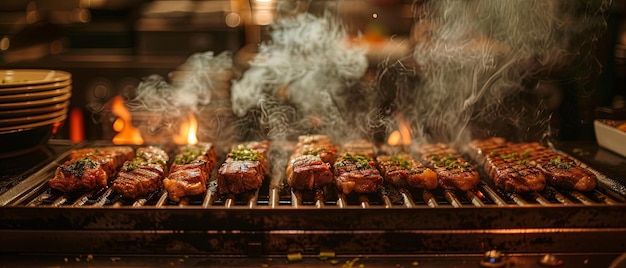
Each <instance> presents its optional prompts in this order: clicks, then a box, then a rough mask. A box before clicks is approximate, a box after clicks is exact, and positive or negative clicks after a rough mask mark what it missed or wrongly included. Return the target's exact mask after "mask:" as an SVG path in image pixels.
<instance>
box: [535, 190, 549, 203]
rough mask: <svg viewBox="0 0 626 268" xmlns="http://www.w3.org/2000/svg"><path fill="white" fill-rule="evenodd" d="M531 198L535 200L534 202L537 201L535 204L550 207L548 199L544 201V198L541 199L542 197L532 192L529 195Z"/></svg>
mask: <svg viewBox="0 0 626 268" xmlns="http://www.w3.org/2000/svg"><path fill="white" fill-rule="evenodd" d="M530 195H531V196H532V197H533V198H535V201H537V203H539V204H541V205H544V206H547V205H550V201H548V199H546V198H545V197H543V196H542V195H540V194H539V193H537V192H533V193H531V194H530Z"/></svg>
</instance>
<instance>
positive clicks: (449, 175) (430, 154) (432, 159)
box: [420, 143, 480, 191]
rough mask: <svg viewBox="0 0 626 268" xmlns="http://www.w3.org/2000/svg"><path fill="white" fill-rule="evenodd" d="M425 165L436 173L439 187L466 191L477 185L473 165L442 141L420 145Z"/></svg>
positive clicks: (476, 175)
mask: <svg viewBox="0 0 626 268" xmlns="http://www.w3.org/2000/svg"><path fill="white" fill-rule="evenodd" d="M420 152H421V154H422V157H423V158H424V161H425V163H426V166H428V167H430V168H432V169H433V170H434V171H435V172H436V173H437V181H438V185H439V187H441V188H443V189H453V190H460V191H467V190H470V189H473V188H475V187H476V186H477V185H478V182H479V180H480V176H479V175H478V171H477V170H476V168H475V167H474V166H472V165H471V164H470V163H469V162H467V160H465V159H464V158H463V157H462V156H461V155H460V154H459V153H458V152H457V151H456V150H454V149H452V148H450V147H448V145H446V144H443V143H436V144H426V145H423V146H421V147H420Z"/></svg>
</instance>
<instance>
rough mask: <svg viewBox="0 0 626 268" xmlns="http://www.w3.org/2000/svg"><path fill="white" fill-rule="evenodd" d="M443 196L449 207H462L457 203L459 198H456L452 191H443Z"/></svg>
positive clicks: (459, 202)
mask: <svg viewBox="0 0 626 268" xmlns="http://www.w3.org/2000/svg"><path fill="white" fill-rule="evenodd" d="M443 195H444V197H445V198H446V200H448V202H449V203H450V205H452V206H453V207H455V208H460V207H462V206H463V205H462V204H461V201H459V198H457V197H456V195H455V194H454V193H453V192H452V191H450V190H445V191H444V194H443Z"/></svg>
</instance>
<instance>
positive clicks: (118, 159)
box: [48, 146, 133, 192]
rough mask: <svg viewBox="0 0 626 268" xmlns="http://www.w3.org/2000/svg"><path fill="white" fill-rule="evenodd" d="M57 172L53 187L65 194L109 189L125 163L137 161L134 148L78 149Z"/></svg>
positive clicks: (51, 180) (51, 184)
mask: <svg viewBox="0 0 626 268" xmlns="http://www.w3.org/2000/svg"><path fill="white" fill-rule="evenodd" d="M69 158H70V159H69V160H67V161H66V162H65V163H63V164H61V165H60V166H59V167H57V169H56V170H55V174H54V178H52V179H50V180H49V181H48V186H50V188H52V189H55V190H59V191H62V192H74V191H88V190H93V189H101V188H105V187H107V186H108V183H109V179H110V178H113V177H114V176H115V174H116V173H117V170H118V169H119V168H120V167H121V166H122V164H123V163H124V162H125V161H127V160H130V159H132V158H133V148H131V147H128V146H114V147H103V148H86V149H78V150H74V151H72V152H71V153H70V156H69Z"/></svg>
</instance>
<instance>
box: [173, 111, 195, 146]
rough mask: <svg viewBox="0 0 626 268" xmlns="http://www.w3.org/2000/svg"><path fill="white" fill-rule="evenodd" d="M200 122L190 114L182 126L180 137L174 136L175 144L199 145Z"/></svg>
mask: <svg viewBox="0 0 626 268" xmlns="http://www.w3.org/2000/svg"><path fill="white" fill-rule="evenodd" d="M197 132H198V121H197V120H196V116H195V115H194V114H193V113H190V114H189V119H188V120H187V121H184V122H182V123H181V124H180V131H179V132H178V135H174V137H173V138H174V143H176V144H197V143H198V137H197V136H196V133H197Z"/></svg>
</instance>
